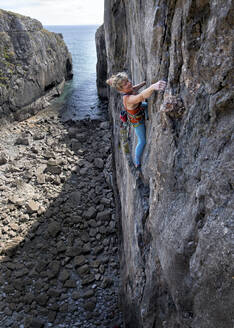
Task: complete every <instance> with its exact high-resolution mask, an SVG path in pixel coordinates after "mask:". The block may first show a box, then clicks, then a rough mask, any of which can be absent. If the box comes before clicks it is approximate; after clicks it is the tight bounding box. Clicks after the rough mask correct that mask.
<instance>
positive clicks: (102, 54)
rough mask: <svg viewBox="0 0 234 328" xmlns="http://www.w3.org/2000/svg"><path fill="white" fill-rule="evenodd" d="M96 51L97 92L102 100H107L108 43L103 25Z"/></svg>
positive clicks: (98, 35) (96, 39)
mask: <svg viewBox="0 0 234 328" xmlns="http://www.w3.org/2000/svg"><path fill="white" fill-rule="evenodd" d="M95 42H96V50H97V58H98V61H97V67H96V71H97V90H98V96H99V97H100V98H101V99H107V88H106V82H105V81H106V79H107V62H106V43H105V31H104V25H101V26H100V27H99V28H98V29H97V32H96V34H95Z"/></svg>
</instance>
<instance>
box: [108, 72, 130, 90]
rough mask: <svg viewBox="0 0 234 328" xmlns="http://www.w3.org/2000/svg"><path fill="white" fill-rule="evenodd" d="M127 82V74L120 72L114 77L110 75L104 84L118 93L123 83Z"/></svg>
mask: <svg viewBox="0 0 234 328" xmlns="http://www.w3.org/2000/svg"><path fill="white" fill-rule="evenodd" d="M127 80H128V75H127V73H125V72H120V73H117V74H115V75H112V76H111V77H110V78H109V79H108V80H106V83H107V84H108V85H110V86H111V87H113V88H115V89H117V90H118V91H121V90H122V84H123V82H125V81H127Z"/></svg>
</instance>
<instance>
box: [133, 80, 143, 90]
mask: <svg viewBox="0 0 234 328" xmlns="http://www.w3.org/2000/svg"><path fill="white" fill-rule="evenodd" d="M144 85H146V82H145V81H143V82H141V83H139V84H136V85H134V86H133V87H132V88H133V90H134V91H138V90H139V89H140V88H142V87H143V86H144Z"/></svg>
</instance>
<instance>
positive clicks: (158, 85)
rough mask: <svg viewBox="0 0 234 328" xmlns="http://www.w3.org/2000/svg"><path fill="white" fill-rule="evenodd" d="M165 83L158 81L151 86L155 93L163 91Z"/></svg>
mask: <svg viewBox="0 0 234 328" xmlns="http://www.w3.org/2000/svg"><path fill="white" fill-rule="evenodd" d="M166 85H167V83H166V82H165V81H162V80H160V81H158V82H157V83H154V84H152V87H153V89H154V90H157V91H164V90H165V88H166Z"/></svg>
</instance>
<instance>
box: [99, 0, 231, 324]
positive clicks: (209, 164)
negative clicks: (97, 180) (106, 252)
mask: <svg viewBox="0 0 234 328" xmlns="http://www.w3.org/2000/svg"><path fill="white" fill-rule="evenodd" d="M232 6H233V5H232V1H230V0H228V1H227V0H225V1H224V0H223V1H222V0H221V1H209V0H196V1H195V0H194V1H192V0H188V1H187V0H186V1H185V0H180V1H166V0H156V1H153V0H148V1H144V2H143V1H127V0H125V1H123V0H108V1H105V19H104V28H105V40H106V51H107V62H108V76H109V75H110V74H112V73H115V72H118V71H123V70H127V71H128V72H129V73H130V76H131V78H132V80H133V82H134V83H139V82H141V81H143V80H146V81H147V85H149V84H151V83H153V82H155V81H157V80H158V79H162V78H166V79H167V81H168V85H167V89H166V91H165V93H164V94H161V93H158V94H156V93H155V95H154V96H152V97H151V98H150V100H149V116H150V120H149V121H148V122H147V145H146V148H145V151H144V155H143V167H142V172H143V173H142V175H143V177H142V179H139V178H138V179H136V176H135V173H134V170H133V168H132V165H131V156H128V155H126V154H124V153H123V152H122V149H121V148H122V146H121V143H120V132H119V131H120V129H119V110H120V108H121V107H122V105H121V97H120V95H118V94H117V93H116V92H115V91H113V90H110V98H109V109H110V112H111V114H112V120H113V137H114V140H113V143H114V152H115V165H116V168H117V170H116V174H117V185H118V190H119V196H120V201H121V223H122V247H121V248H122V255H121V262H122V263H121V268H122V279H123V287H122V299H123V309H124V315H125V325H126V327H130V328H137V327H144V328H155V327H157V328H162V327H167V328H182V327H190V328H213V327H216V328H224V327H225V328H227V327H228V328H231V327H233V317H234V310H233V309H234V304H233V289H232V287H231V284H232V279H233V277H232V273H231V271H232V269H233V266H232V259H231V224H233V216H232V214H233V207H232V204H233V162H232V161H231V156H232V153H233V143H232V136H233V112H232V109H233V88H232V86H231V76H233V69H232V56H233V49H232V44H233V42H232V41H233V40H232V35H233V34H232V33H231V29H232V24H233V7H232ZM134 138H135V137H134V135H133V132H132V133H131V140H132V142H131V146H132V149H131V152H132V151H133V150H134V145H135V139H134ZM143 185H144V186H145V187H144V188H143ZM147 188H148V190H149V192H148V193H147Z"/></svg>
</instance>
